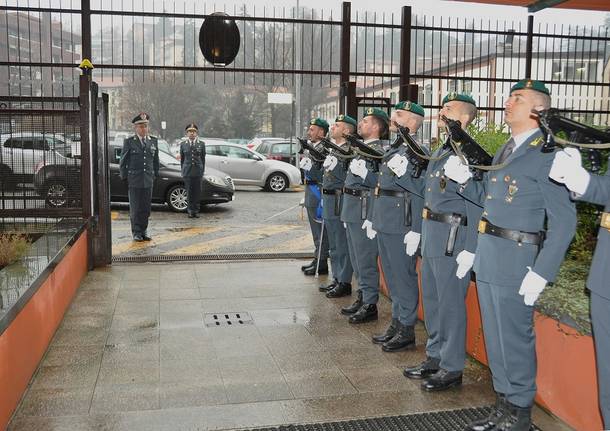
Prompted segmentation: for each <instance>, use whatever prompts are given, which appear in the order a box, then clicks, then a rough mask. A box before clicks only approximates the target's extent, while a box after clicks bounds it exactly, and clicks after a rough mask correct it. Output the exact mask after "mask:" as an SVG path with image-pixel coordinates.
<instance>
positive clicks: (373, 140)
mask: <svg viewBox="0 0 610 431" xmlns="http://www.w3.org/2000/svg"><path fill="white" fill-rule="evenodd" d="M378 140H379V139H377V138H373V139H367V140H366V141H364V143H365V144H370V143H371V142H375V141H378Z"/></svg>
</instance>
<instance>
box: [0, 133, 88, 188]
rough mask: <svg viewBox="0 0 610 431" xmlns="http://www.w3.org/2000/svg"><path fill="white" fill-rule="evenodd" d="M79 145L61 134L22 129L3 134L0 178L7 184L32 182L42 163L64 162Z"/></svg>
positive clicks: (1, 137) (0, 145) (0, 138)
mask: <svg viewBox="0 0 610 431" xmlns="http://www.w3.org/2000/svg"><path fill="white" fill-rule="evenodd" d="M78 146H79V145H78V144H77V143H74V142H72V141H71V140H69V139H67V138H66V137H65V136H64V135H63V134H61V133H38V132H23V133H11V134H4V135H0V147H1V152H0V179H1V180H0V181H1V182H2V183H3V185H4V186H9V187H10V186H14V185H16V184H19V183H31V182H32V181H33V177H34V173H35V172H36V169H37V166H38V165H40V164H41V163H61V161H62V160H65V159H66V158H69V157H73V156H75V155H76V154H73V152H75V150H76V148H77V147H78Z"/></svg>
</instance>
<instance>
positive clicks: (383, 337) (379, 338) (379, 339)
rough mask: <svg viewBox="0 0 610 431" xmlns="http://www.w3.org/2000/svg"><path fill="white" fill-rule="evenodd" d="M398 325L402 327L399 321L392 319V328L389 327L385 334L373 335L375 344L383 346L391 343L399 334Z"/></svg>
mask: <svg viewBox="0 0 610 431" xmlns="http://www.w3.org/2000/svg"><path fill="white" fill-rule="evenodd" d="M398 325H400V322H398V319H392V321H391V322H390V326H388V329H386V330H385V332H384V333H383V334H379V335H373V338H372V340H373V343H375V344H383V343H387V342H388V341H390V340H391V339H392V338H393V337H394V335H396V332H398Z"/></svg>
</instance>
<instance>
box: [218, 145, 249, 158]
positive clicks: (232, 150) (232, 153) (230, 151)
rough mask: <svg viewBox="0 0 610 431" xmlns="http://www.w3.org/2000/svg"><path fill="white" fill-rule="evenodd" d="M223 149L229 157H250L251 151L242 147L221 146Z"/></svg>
mask: <svg viewBox="0 0 610 431" xmlns="http://www.w3.org/2000/svg"><path fill="white" fill-rule="evenodd" d="M222 149H223V151H225V152H226V153H227V155H228V156H229V158H230V159H251V158H253V157H252V153H251V152H250V151H248V150H244V149H243V148H237V147H230V146H228V145H227V146H223V147H222Z"/></svg>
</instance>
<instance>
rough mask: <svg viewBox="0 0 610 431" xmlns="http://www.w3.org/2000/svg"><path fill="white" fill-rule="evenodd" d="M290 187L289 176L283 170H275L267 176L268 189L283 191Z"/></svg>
mask: <svg viewBox="0 0 610 431" xmlns="http://www.w3.org/2000/svg"><path fill="white" fill-rule="evenodd" d="M287 188H288V178H286V175H284V174H282V173H281V172H274V173H272V174H271V175H269V178H267V190H270V191H272V192H283V191H284V190H286V189H287Z"/></svg>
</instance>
